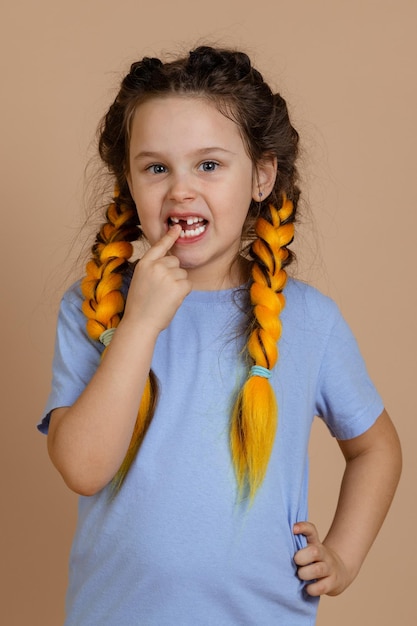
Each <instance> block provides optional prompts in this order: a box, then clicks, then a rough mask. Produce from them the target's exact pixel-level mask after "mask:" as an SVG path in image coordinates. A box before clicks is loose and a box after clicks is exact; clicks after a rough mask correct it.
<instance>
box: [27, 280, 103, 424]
mask: <svg viewBox="0 0 417 626" xmlns="http://www.w3.org/2000/svg"><path fill="white" fill-rule="evenodd" d="M82 301H83V297H82V294H81V291H80V287H79V283H76V285H74V286H73V287H71V288H70V289H69V290H68V291H67V292H66V293H65V295H64V297H63V299H62V301H61V305H60V310H59V315H58V323H57V330H56V338H55V351H54V358H53V365H52V384H51V391H50V394H49V397H48V400H47V403H46V407H45V410H44V413H43V417H42V420H41V421H40V422H39V423H38V429H39V430H40V432H42V433H44V434H46V433H47V432H48V428H49V419H50V414H51V411H53V409H56V408H59V407H64V406H71V405H72V404H74V402H75V401H76V399H77V398H78V396H79V395H80V394H81V393H82V391H83V390H84V388H85V387H86V385H87V384H88V382H89V381H90V379H91V377H92V376H93V374H94V372H95V371H96V369H97V367H98V364H99V362H100V356H101V353H102V351H103V349H104V348H103V346H101V344H100V343H99V342H97V341H93V340H92V339H90V337H89V336H88V335H87V331H86V329H85V322H86V319H85V316H84V314H83V312H82V310H81V305H82Z"/></svg>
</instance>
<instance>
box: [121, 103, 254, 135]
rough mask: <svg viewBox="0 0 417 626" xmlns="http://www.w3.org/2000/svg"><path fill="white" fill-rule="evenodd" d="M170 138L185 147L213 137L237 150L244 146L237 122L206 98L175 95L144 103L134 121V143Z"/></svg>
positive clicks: (138, 108) (139, 106) (132, 132)
mask: <svg viewBox="0 0 417 626" xmlns="http://www.w3.org/2000/svg"><path fill="white" fill-rule="evenodd" d="M170 138H172V139H173V140H175V141H178V142H181V143H184V144H186V143H188V142H190V143H193V142H194V143H198V142H199V141H203V142H207V141H208V139H209V138H210V139H212V140H213V141H214V140H215V139H216V140H217V142H218V141H220V140H221V141H222V143H231V144H233V145H235V146H236V147H237V146H239V147H240V145H241V144H242V138H241V133H240V129H239V127H238V125H237V124H236V122H235V121H233V120H232V119H230V118H229V117H227V116H226V115H225V114H224V113H222V112H221V111H220V110H219V108H218V107H217V106H216V104H215V103H214V102H213V101H212V100H210V99H208V98H206V97H203V96H199V95H177V94H175V95H169V96H164V97H155V98H149V99H146V100H145V101H144V102H141V103H140V104H139V105H138V106H137V107H136V110H135V113H134V116H133V119H132V124H131V133H130V140H131V142H132V143H135V142H138V141H139V142H141V143H142V142H145V143H155V142H157V143H158V142H162V141H165V142H167V141H169V140H170Z"/></svg>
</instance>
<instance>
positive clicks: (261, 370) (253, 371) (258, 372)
mask: <svg viewBox="0 0 417 626" xmlns="http://www.w3.org/2000/svg"><path fill="white" fill-rule="evenodd" d="M249 376H260V377H261V378H271V376H272V372H271V370H269V369H267V368H266V367H262V365H252V367H251V368H250V372H249Z"/></svg>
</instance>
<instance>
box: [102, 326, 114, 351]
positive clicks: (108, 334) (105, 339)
mask: <svg viewBox="0 0 417 626" xmlns="http://www.w3.org/2000/svg"><path fill="white" fill-rule="evenodd" d="M115 332H116V329H115V328H108V329H107V330H105V331H103V332H102V333H101V335H100V337H99V338H98V340H99V341H100V342H101V343H102V344H103V345H104V346H106V348H107V346H108V345H109V343H110V342H111V340H112V339H113V335H114V333H115Z"/></svg>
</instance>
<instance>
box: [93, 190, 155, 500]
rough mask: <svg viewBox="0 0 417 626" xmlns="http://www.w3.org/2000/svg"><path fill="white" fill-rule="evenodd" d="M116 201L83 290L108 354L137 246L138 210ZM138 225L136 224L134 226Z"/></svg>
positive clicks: (148, 389) (151, 388)
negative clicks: (125, 275)
mask: <svg viewBox="0 0 417 626" xmlns="http://www.w3.org/2000/svg"><path fill="white" fill-rule="evenodd" d="M117 197H118V190H117V189H116V191H115V201H114V202H112V203H111V204H110V206H109V207H108V209H107V213H106V217H107V222H106V223H105V224H104V225H103V226H102V227H101V229H100V232H99V234H98V235H97V239H96V243H95V245H94V246H93V258H92V260H90V261H89V262H88V263H87V266H86V276H85V278H84V279H83V280H82V282H81V291H82V293H83V296H84V298H85V300H84V302H83V305H82V311H83V313H84V315H85V316H86V317H87V324H86V329H87V332H88V334H89V336H90V337H91V338H92V339H95V340H97V341H101V342H102V343H103V344H104V345H105V346H106V348H105V350H104V352H103V354H102V357H103V356H104V355H105V353H106V350H107V345H108V343H109V342H110V339H111V334H112V332H113V331H112V329H116V328H117V326H118V325H119V322H120V320H121V317H122V314H123V311H124V307H125V299H124V297H123V294H122V291H121V289H122V284H123V273H122V266H126V263H127V261H128V259H129V258H130V257H131V256H132V254H133V246H132V244H131V243H130V242H129V241H126V240H125V238H126V236H130V239H131V240H133V239H135V238H137V236H136V235H133V236H132V220H133V221H134V218H135V215H136V214H135V211H134V209H130V208H128V207H126V206H125V205H123V204H121V203H120V202H117ZM134 228H136V227H134ZM156 393H157V387H156V381H155V378H154V376H153V374H150V376H149V377H148V379H147V382H146V385H145V390H144V393H143V396H142V400H141V403H140V407H139V411H138V417H137V420H136V424H135V427H134V431H133V434H132V438H131V442H130V445H129V449H128V451H127V453H126V456H125V459H124V461H123V463H122V465H121V467H120V468H119V470H118V472H117V474H116V476H115V477H114V479H113V481H112V488H113V491H114V492H117V491H118V490H119V489H120V487H121V485H122V483H123V480H124V478H125V476H126V474H127V472H128V470H129V467H130V465H131V463H132V461H133V459H134V457H135V455H136V452H137V450H138V448H139V445H140V443H141V442H142V440H143V437H144V436H145V433H146V430H147V427H148V425H149V423H150V420H151V419H152V415H153V411H154V405H155V402H156Z"/></svg>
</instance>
